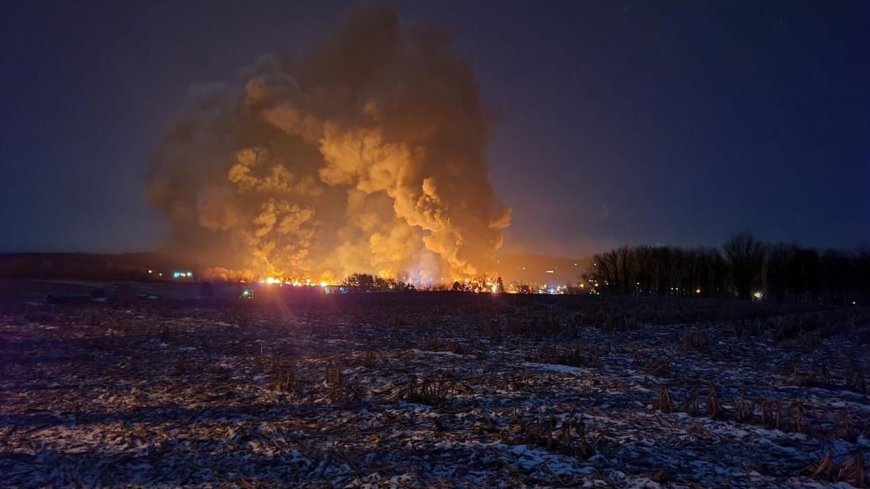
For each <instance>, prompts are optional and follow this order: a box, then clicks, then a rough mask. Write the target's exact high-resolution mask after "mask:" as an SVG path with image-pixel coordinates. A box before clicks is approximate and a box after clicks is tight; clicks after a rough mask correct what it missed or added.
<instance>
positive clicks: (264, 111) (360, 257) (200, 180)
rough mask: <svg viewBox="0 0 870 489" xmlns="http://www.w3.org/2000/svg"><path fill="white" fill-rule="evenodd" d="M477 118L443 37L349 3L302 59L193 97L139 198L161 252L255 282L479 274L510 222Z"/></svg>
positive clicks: (251, 71)
mask: <svg viewBox="0 0 870 489" xmlns="http://www.w3.org/2000/svg"><path fill="white" fill-rule="evenodd" d="M490 124H491V118H490V117H489V116H488V115H487V114H486V113H485V112H484V111H483V110H482V107H481V103H480V100H479V96H478V91H477V87H476V83H475V78H474V74H473V73H472V70H471V67H470V66H469V64H468V63H467V62H465V61H464V60H462V59H461V58H459V57H458V56H457V55H456V53H455V52H454V51H453V47H452V39H451V36H450V35H449V33H447V32H445V31H443V30H439V29H436V28H433V27H431V26H426V25H407V24H405V23H403V22H400V20H399V17H398V15H397V13H396V12H395V10H394V9H392V8H388V7H366V8H361V9H356V10H353V11H351V12H350V13H349V14H348V16H347V17H346V18H345V19H344V22H343V23H342V25H341V26H340V29H339V30H338V31H337V32H335V33H334V34H333V35H331V36H330V37H328V38H327V39H325V40H324V41H323V42H322V43H321V44H319V45H318V46H316V47H315V48H314V49H312V50H311V51H310V52H308V53H305V54H303V55H299V56H295V57H291V58H279V57H276V56H271V55H267V56H263V57H261V58H260V59H259V60H258V61H257V62H256V63H255V64H254V65H253V66H251V67H248V68H247V69H245V70H243V72H242V76H241V80H239V82H237V83H232V84H222V83H216V84H211V85H207V86H199V87H195V88H194V89H192V90H191V94H190V97H189V100H188V102H187V104H186V106H185V107H184V108H183V110H182V111H181V113H180V114H179V116H178V117H177V120H176V121H175V122H174V124H173V126H172V127H171V128H170V130H169V131H168V132H167V135H166V137H165V139H164V141H163V142H162V144H161V146H160V147H159V148H158V151H157V153H156V156H155V159H154V162H153V166H152V168H151V170H150V172H149V175H148V195H149V199H150V201H151V202H152V204H153V205H154V206H156V207H157V208H159V209H161V210H162V211H163V212H164V213H165V215H166V216H167V218H168V221H169V245H170V246H171V247H172V249H173V250H176V251H179V250H184V251H187V252H190V253H192V254H195V256H197V257H199V258H200V259H201V261H203V262H207V263H209V264H212V265H215V266H221V267H228V268H232V269H242V270H247V271H249V272H250V273H252V274H254V275H256V276H260V277H262V276H264V275H278V276H283V277H287V278H311V279H316V280H336V279H340V278H342V277H344V276H346V275H347V274H349V273H354V272H367V273H377V274H380V275H383V276H390V277H398V278H403V277H409V278H411V279H413V280H424V281H425V280H433V279H434V281H436V282H437V281H440V280H442V279H444V280H450V279H453V278H456V277H463V276H470V275H475V274H481V273H487V272H489V271H491V269H492V258H493V254H494V252H495V250H496V249H498V248H499V247H500V246H501V242H502V233H501V230H502V229H503V228H505V227H506V226H507V225H508V224H509V223H510V209H509V208H506V207H499V206H498V205H497V203H496V201H495V198H494V195H493V191H492V188H491V186H490V183H489V181H488V168H487V162H486V157H485V153H484V147H485V144H486V141H487V136H488V132H489V128H490Z"/></svg>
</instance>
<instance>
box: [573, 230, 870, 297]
mask: <svg viewBox="0 0 870 489" xmlns="http://www.w3.org/2000/svg"><path fill="white" fill-rule="evenodd" d="M584 280H585V281H586V282H587V283H588V284H589V286H590V287H591V288H592V289H593V290H594V291H596V292H597V293H600V294H615V295H652V296H676V297H719V298H732V297H736V298H739V299H744V300H749V299H753V298H755V299H762V298H763V299H766V300H774V301H777V302H802V303H809V302H825V303H852V302H859V301H861V302H862V303H866V302H867V299H868V298H870V252H868V251H866V250H864V251H844V250H817V249H814V248H805V247H802V246H798V245H794V244H770V243H765V242H763V241H760V240H758V239H756V238H755V237H754V236H752V235H751V234H748V233H741V234H736V235H734V236H732V237H731V238H729V239H728V241H726V242H725V244H724V245H723V246H722V248H721V249H716V248H693V249H684V248H677V247H671V246H623V247H621V248H616V249H613V250H610V251H608V252H606V253H601V254H598V255H595V256H594V257H593V263H592V267H591V269H590V271H589V272H588V273H586V274H585V275H584Z"/></svg>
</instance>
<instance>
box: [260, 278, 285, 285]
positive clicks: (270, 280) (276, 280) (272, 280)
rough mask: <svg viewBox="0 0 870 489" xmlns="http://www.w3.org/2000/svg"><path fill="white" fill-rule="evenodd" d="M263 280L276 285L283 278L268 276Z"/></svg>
mask: <svg viewBox="0 0 870 489" xmlns="http://www.w3.org/2000/svg"><path fill="white" fill-rule="evenodd" d="M263 282H264V283H266V284H268V285H274V284H280V283H281V279H279V278H276V277H266V280H264V281H263Z"/></svg>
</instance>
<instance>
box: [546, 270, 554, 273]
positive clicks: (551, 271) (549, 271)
mask: <svg viewBox="0 0 870 489" xmlns="http://www.w3.org/2000/svg"><path fill="white" fill-rule="evenodd" d="M545 273H556V272H555V271H553V270H547V271H546V272H545Z"/></svg>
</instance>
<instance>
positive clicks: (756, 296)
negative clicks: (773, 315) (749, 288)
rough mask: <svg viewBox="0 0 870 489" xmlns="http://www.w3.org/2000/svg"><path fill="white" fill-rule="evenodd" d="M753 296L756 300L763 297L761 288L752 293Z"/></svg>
mask: <svg viewBox="0 0 870 489" xmlns="http://www.w3.org/2000/svg"><path fill="white" fill-rule="evenodd" d="M752 297H753V298H755V300H757V301H760V300H761V298H762V297H764V295H763V294H762V293H761V291H760V290H756V291H755V292H753V293H752Z"/></svg>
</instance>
